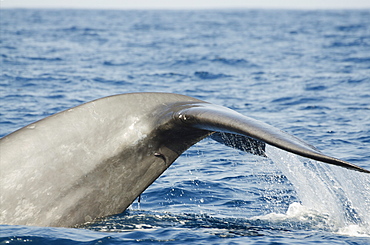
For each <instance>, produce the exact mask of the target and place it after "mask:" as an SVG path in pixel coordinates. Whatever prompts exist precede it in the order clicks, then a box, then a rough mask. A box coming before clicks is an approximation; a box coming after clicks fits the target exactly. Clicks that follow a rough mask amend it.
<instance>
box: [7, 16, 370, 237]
mask: <svg viewBox="0 0 370 245" xmlns="http://www.w3.org/2000/svg"><path fill="white" fill-rule="evenodd" d="M0 14H1V16H0V24H1V26H0V33H1V35H0V50H1V80H0V91H1V100H0V103H1V107H0V136H1V137H2V136H5V135H7V134H9V133H11V132H13V131H15V130H17V129H19V128H21V127H23V126H26V125H27V124H29V123H31V122H34V121H36V120H39V119H41V118H44V117H46V116H48V115H51V114H53V113H56V112H59V111H62V110H64V109H67V108H70V107H73V106H77V105H79V104H81V103H84V102H88V101H90V100H93V99H96V98H100V97H104V96H109V95H113V94H120V93H129V92H171V93H180V94H185V95H188V96H192V97H196V98H199V99H202V100H206V101H209V102H212V103H215V104H219V105H223V106H226V107H229V108H232V109H234V110H236V111H238V112H240V113H242V114H245V115H247V116H250V117H253V118H256V119H258V120H261V121H264V122H267V123H269V124H271V125H273V126H275V127H277V128H280V129H283V130H285V131H287V132H289V133H291V134H293V135H295V136H297V137H299V138H301V139H303V140H305V141H307V142H308V143H310V144H312V145H314V146H316V147H317V148H318V149H320V150H321V151H322V152H324V153H326V154H328V155H332V156H335V157H337V158H341V159H343V160H347V161H350V162H352V163H354V164H356V165H359V166H361V167H364V168H367V169H370V10H347V11H344V10H336V11H292V10H290V11H285V10H225V11H220V10H218V11H214V10H208V11H207V10H202V11H159V10H158V11H113V10H110V11H108V10H104V11H103V10H25V9H17V10H11V9H6V10H4V9H1V12H0ZM267 155H268V156H269V159H266V158H262V157H258V156H253V155H250V154H246V153H242V152H239V151H237V150H234V149H231V148H228V147H226V146H224V145H220V144H218V143H217V142H214V141H212V140H210V139H205V140H203V141H201V142H199V143H198V144H196V145H195V146H193V147H192V148H190V149H189V150H188V151H186V152H185V153H184V154H183V155H182V156H181V157H180V158H179V159H178V160H177V161H176V162H175V163H174V164H173V165H172V166H171V167H170V168H169V169H168V170H167V171H166V172H164V174H163V175H162V176H161V177H160V178H159V179H157V180H156V181H155V182H154V183H153V184H152V185H151V186H150V187H149V188H148V189H147V190H146V191H145V192H144V193H143V194H142V195H141V201H140V203H139V202H137V201H135V202H134V203H133V204H132V205H131V207H130V208H129V209H128V210H127V211H126V212H124V213H122V214H117V215H114V216H111V217H107V218H104V219H101V220H99V221H98V222H95V223H92V224H86V225H84V226H82V227H80V228H50V227H28V226H10V225H1V226H0V243H1V244H24V243H26V244H121V243H125V244H137V243H142V244H312V243H316V244H370V176H369V175H366V174H362V173H357V172H353V171H349V170H346V169H341V168H338V167H332V166H328V165H325V164H320V163H316V162H314V161H310V160H308V159H304V158H300V157H297V156H294V155H292V154H288V153H286V152H283V151H280V150H277V149H275V148H273V147H268V148H267Z"/></svg>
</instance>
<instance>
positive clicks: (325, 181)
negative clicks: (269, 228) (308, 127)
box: [266, 147, 370, 236]
mask: <svg viewBox="0 0 370 245" xmlns="http://www.w3.org/2000/svg"><path fill="white" fill-rule="evenodd" d="M266 154H267V155H268V157H270V158H271V159H272V160H273V162H274V163H275V164H276V166H277V167H278V168H279V169H280V171H281V172H282V173H283V174H284V175H285V176H286V177H287V178H288V180H289V181H290V182H291V183H292V184H293V186H294V188H295V190H296V192H297V195H298V198H299V200H300V202H301V205H300V204H297V203H294V204H291V206H290V207H289V209H288V212H287V214H286V216H292V215H296V214H297V210H299V211H301V212H305V213H306V214H307V212H311V214H312V213H315V214H316V217H319V216H320V217H321V218H323V217H324V219H325V222H321V225H325V226H326V229H329V230H330V231H332V232H337V233H340V234H345V235H352V236H370V176H369V175H368V174H365V173H359V172H355V171H351V170H347V169H344V168H341V167H337V166H331V165H328V164H324V163H319V162H316V161H312V160H308V159H303V158H301V157H298V156H296V155H293V154H290V153H287V152H284V151H281V150H279V149H276V148H274V147H267V148H266Z"/></svg>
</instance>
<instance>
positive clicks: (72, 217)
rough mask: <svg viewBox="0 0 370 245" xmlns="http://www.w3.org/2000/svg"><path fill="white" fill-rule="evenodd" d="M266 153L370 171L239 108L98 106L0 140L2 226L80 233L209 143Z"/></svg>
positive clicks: (156, 102)
mask: <svg viewBox="0 0 370 245" xmlns="http://www.w3.org/2000/svg"><path fill="white" fill-rule="evenodd" d="M208 136H210V137H212V138H213V139H215V140H216V141H218V142H221V143H224V144H226V145H228V146H233V147H235V148H238V149H241V150H245V151H248V152H250V153H253V154H258V155H262V156H263V155H264V152H263V150H264V146H265V144H270V145H273V146H275V147H278V148H281V149H283V150H286V151H289V152H292V153H295V154H298V155H301V156H303V157H307V158H311V159H314V160H318V161H322V162H325V163H329V164H334V165H338V166H341V167H345V168H349V169H353V170H357V171H360V172H365V173H370V172H369V171H368V170H365V169H363V168H360V167H358V166H356V165H353V164H350V163H348V162H345V161H342V160H339V159H335V158H332V157H329V156H326V155H323V154H322V153H320V152H319V151H318V150H316V149H315V148H313V147H312V146H310V145H308V144H306V143H304V142H303V141H302V140H299V139H297V138H295V137H294V136H291V135H289V134H287V133H285V132H282V131H280V130H278V129H276V128H274V127H272V126H269V125H267V124H265V123H262V122H260V121H257V120H254V119H252V118H249V117H246V116H243V115H241V114H239V113H237V112H235V111H233V110H231V109H228V108H225V107H221V106H217V105H213V104H210V103H207V102H204V101H201V100H198V99H195V98H191V97H188V96H184V95H178V94H170V93H132V94H121V95H114V96H110V97H105V98H102V99H98V100H95V101H92V102H89V103H86V104H82V105H80V106H77V107H74V108H72V109H69V110H66V111H63V112H60V113H57V114H55V115H52V116H49V117H47V118H45V119H42V120H40V121H38V122H35V123H32V124H30V125H28V126H26V127H24V128H21V129H19V130H17V131H15V132H13V133H11V134H9V135H7V136H5V137H3V138H2V139H1V140H0V150H1V158H0V170H1V171H0V195H1V196H0V224H8V225H33V226H62V227H73V226H76V225H80V224H83V223H86V222H91V221H94V219H96V218H99V217H104V216H108V215H113V214H117V213H121V212H123V211H124V210H125V209H126V208H127V207H128V206H129V205H130V204H131V203H132V202H133V201H134V200H135V199H136V198H137V197H138V196H139V195H140V194H141V193H142V192H143V191H144V190H145V189H146V188H147V187H148V186H149V185H150V184H151V183H152V182H153V181H155V180H156V179H157V178H158V177H159V176H160V175H161V174H162V173H163V172H164V171H165V170H166V169H167V168H168V167H169V166H170V165H171V164H172V163H173V162H174V161H175V160H176V158H177V157H179V156H180V155H181V154H182V153H183V152H184V151H185V150H186V149H188V148H189V147H190V146H192V145H193V144H195V143H196V142H198V141H200V140H201V139H203V138H205V137H208Z"/></svg>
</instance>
